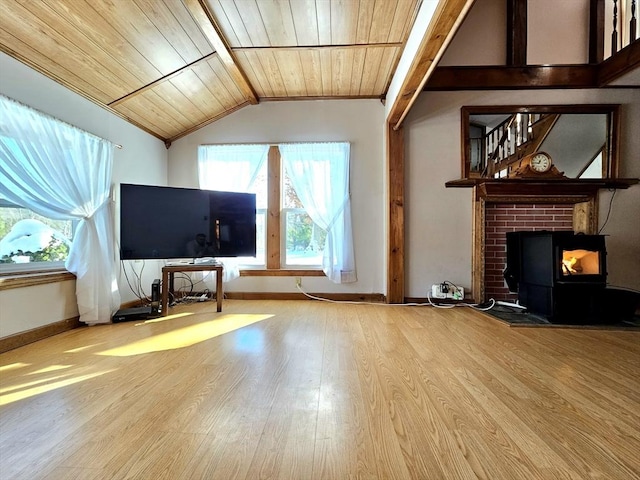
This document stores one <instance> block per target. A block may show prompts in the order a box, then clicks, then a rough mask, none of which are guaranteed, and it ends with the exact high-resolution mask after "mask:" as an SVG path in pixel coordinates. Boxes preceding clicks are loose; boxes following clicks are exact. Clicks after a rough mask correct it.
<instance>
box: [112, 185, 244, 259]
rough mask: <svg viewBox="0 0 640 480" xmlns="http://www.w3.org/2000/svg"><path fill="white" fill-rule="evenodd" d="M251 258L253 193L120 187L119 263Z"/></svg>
mask: <svg viewBox="0 0 640 480" xmlns="http://www.w3.org/2000/svg"><path fill="white" fill-rule="evenodd" d="M255 255H256V196H255V194H253V193H236V192H220V191H213V190H199V189H194V188H175V187H158V186H151V185H133V184H127V183H123V184H121V185H120V258H121V259H122V260H140V259H185V258H187V259H196V258H202V257H255Z"/></svg>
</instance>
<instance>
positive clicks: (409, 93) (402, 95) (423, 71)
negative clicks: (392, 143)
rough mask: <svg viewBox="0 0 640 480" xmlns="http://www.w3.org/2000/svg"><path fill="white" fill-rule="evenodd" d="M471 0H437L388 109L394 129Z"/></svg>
mask: <svg viewBox="0 0 640 480" xmlns="http://www.w3.org/2000/svg"><path fill="white" fill-rule="evenodd" d="M474 1H475V0H440V2H439V3H438V6H437V7H436V11H435V12H434V14H433V17H432V18H431V21H430V22H429V26H428V27H427V30H426V32H425V34H424V36H423V38H422V41H421V42H420V46H419V47H418V50H417V54H416V56H415V58H414V59H413V62H412V63H411V67H409V72H408V73H407V76H406V77H405V79H404V81H403V83H402V87H401V88H400V91H399V93H398V96H397V97H396V99H395V102H394V104H393V106H392V108H391V110H390V111H389V116H388V118H387V120H388V122H389V123H391V124H392V125H393V128H394V129H395V130H397V129H398V128H400V126H401V123H402V121H403V120H404V118H405V116H406V115H407V114H408V113H409V110H410V109H411V107H412V106H413V103H414V102H415V100H416V98H417V97H418V95H419V94H420V92H421V91H422V88H423V87H424V84H425V83H426V82H427V80H428V78H429V76H430V74H431V73H432V71H433V69H434V68H435V66H436V64H437V63H438V61H439V60H440V58H441V57H442V55H443V54H444V51H445V50H446V48H447V46H448V45H449V42H450V41H451V40H452V39H453V36H454V35H455V32H456V31H457V30H458V27H459V26H460V24H461V23H462V21H463V20H464V17H465V16H466V14H467V12H468V11H469V9H470V8H471V6H472V5H473V3H474Z"/></svg>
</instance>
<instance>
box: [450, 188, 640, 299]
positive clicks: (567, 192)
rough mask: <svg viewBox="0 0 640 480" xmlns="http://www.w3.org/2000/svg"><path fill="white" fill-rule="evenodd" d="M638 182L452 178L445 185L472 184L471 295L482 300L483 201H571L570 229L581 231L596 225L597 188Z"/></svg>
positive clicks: (544, 202)
mask: <svg viewBox="0 0 640 480" xmlns="http://www.w3.org/2000/svg"><path fill="white" fill-rule="evenodd" d="M639 182H640V179H637V178H616V179H589V180H587V179H584V180H583V179H580V180H577V179H564V178H563V179H553V180H549V179H546V180H538V179H522V178H518V179H486V178H471V179H463V180H452V181H450V182H447V183H446V184H445V186H446V187H454V188H459V187H466V188H473V226H472V232H473V239H472V243H473V252H472V264H473V265H472V272H473V273H472V286H471V290H472V297H473V298H474V300H475V301H484V300H485V298H484V297H485V287H484V274H485V238H486V235H485V209H486V205H487V204H500V203H520V204H524V203H541V204H565V205H566V204H572V205H573V230H574V231H575V232H582V233H585V234H592V233H596V231H597V228H598V192H599V191H600V190H601V189H626V188H629V187H630V186H632V185H635V184H637V183H639Z"/></svg>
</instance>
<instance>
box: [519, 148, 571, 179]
mask: <svg viewBox="0 0 640 480" xmlns="http://www.w3.org/2000/svg"><path fill="white" fill-rule="evenodd" d="M509 178H541V179H542V178H545V179H550V178H566V177H565V176H564V174H563V172H561V171H559V170H558V169H557V168H556V166H555V165H554V164H553V160H552V159H551V155H549V154H548V153H546V152H534V153H531V154H529V155H525V156H524V157H522V159H521V160H520V161H518V162H516V163H515V164H514V165H513V167H512V168H511V172H510V173H509Z"/></svg>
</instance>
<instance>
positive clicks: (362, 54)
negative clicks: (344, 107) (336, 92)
mask: <svg viewBox="0 0 640 480" xmlns="http://www.w3.org/2000/svg"><path fill="white" fill-rule="evenodd" d="M366 56H367V49H366V48H361V49H359V50H354V53H353V69H352V71H351V87H350V88H349V92H350V94H351V95H359V94H360V87H361V85H362V74H363V71H364V62H365V59H366Z"/></svg>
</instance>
